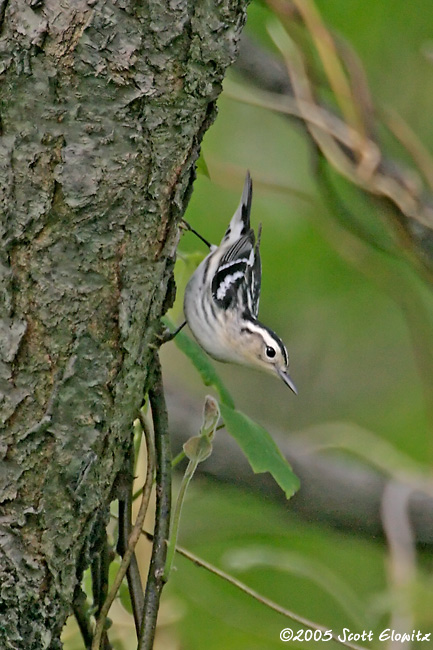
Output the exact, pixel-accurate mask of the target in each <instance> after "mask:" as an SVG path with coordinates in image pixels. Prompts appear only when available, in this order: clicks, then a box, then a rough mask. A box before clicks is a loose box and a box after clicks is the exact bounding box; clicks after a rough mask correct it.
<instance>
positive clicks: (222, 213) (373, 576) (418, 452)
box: [66, 0, 433, 650]
mask: <svg viewBox="0 0 433 650" xmlns="http://www.w3.org/2000/svg"><path fill="white" fill-rule="evenodd" d="M316 5H317V7H318V8H319V10H320V12H321V14H322V17H323V19H324V20H325V22H326V24H327V25H328V27H329V28H331V29H332V30H336V32H338V33H339V34H341V35H342V36H343V37H344V38H345V39H346V40H347V41H348V42H349V43H350V44H351V45H352V46H353V48H354V49H355V51H356V52H357V53H358V55H359V57H360V59H361V61H362V63H363V65H364V67H365V71H366V74H367V78H368V81H369V85H370V89H371V93H372V96H373V98H374V101H375V103H376V105H377V106H378V107H380V108H388V107H392V108H393V109H394V110H395V111H397V113H399V114H400V115H401V116H402V117H403V118H404V119H405V120H406V121H407V122H408V123H409V124H410V125H411V127H412V129H413V130H414V131H415V132H416V133H417V134H418V136H419V137H420V139H421V140H422V142H423V143H424V145H425V146H426V147H427V148H429V149H430V150H433V121H432V119H431V114H432V109H433V106H432V105H433V93H432V90H431V89H432V88H433V37H432V31H431V25H432V24H433V3H432V2H431V0H417V2H416V3H408V2H407V0H394V1H393V2H392V3H390V2H389V1H388V0H317V2H316ZM270 14H271V10H270V9H269V8H267V7H266V6H265V5H264V4H263V3H260V2H258V1H257V0H253V2H252V3H251V5H250V9H249V20H248V23H247V26H246V32H247V33H248V34H249V35H250V36H252V37H254V38H258V39H259V40H260V41H261V42H262V43H264V42H265V43H267V44H268V45H269V46H270V47H273V46H272V44H270V40H269V37H268V35H267V33H266V21H267V20H268V18H269V16H270ZM274 50H275V48H274ZM229 78H230V79H235V80H236V81H237V82H242V81H241V80H240V78H239V75H237V73H236V71H235V70H233V71H231V72H230V74H229ZM242 83H244V82H242ZM218 107H219V116H218V118H217V120H216V122H215V124H214V125H213V126H212V128H211V129H210V130H209V132H208V133H207V134H206V136H205V139H204V143H203V152H204V160H205V163H204V164H201V170H202V173H201V174H199V176H198V178H197V180H196V182H195V187H194V193H193V196H192V199H191V202H190V205H189V208H188V212H187V214H186V219H187V220H188V222H189V223H190V224H191V225H192V226H193V227H194V228H195V229H197V230H198V231H199V232H201V233H202V234H203V236H204V237H206V238H207V239H209V240H210V241H212V242H215V243H218V242H219V241H220V239H221V237H222V235H223V233H224V230H225V228H226V226H227V223H228V221H229V219H230V217H231V215H232V214H233V212H234V210H235V208H236V206H237V203H238V200H239V196H240V193H241V190H242V183H243V177H244V174H245V170H246V169H249V170H250V172H251V175H252V178H253V182H254V200H253V211H252V222H253V225H254V226H257V225H258V223H259V222H261V223H262V224H263V233H262V246H261V253H262V264H263V280H262V299H261V308H260V319H261V320H262V321H263V322H265V323H266V324H268V325H269V326H270V327H272V328H273V329H275V330H276V331H277V332H278V334H279V335H280V336H281V337H282V338H283V340H284V341H285V343H286V345H287V347H288V350H289V354H290V358H291V375H292V377H293V379H294V381H295V383H296V385H297V387H298V390H299V396H298V397H295V396H293V395H292V394H291V393H290V392H289V391H288V389H287V388H286V387H285V386H284V385H282V384H279V383H278V382H277V381H276V380H274V379H273V378H272V377H269V376H266V375H260V374H258V373H255V372H253V371H251V370H249V369H245V368H238V367H234V366H230V367H228V366H224V365H218V373H220V374H221V376H222V378H223V381H224V383H225V385H226V386H228V388H229V390H230V392H231V394H232V395H233V397H234V400H235V402H236V405H237V406H239V408H241V409H242V411H244V412H245V413H247V414H248V415H249V416H250V417H251V418H254V419H255V420H257V421H258V422H260V423H261V424H263V425H265V426H267V427H270V429H271V430H272V427H275V428H278V429H280V430H283V431H286V432H287V435H288V436H290V434H291V432H292V433H293V432H297V433H299V432H301V433H302V431H303V430H307V429H308V428H309V427H312V426H316V427H318V428H319V430H320V425H322V424H323V425H325V424H326V426H327V427H329V425H330V423H331V425H332V423H333V422H336V423H341V422H349V423H353V424H354V425H359V426H360V427H363V428H364V429H366V430H367V431H369V432H370V434H371V435H372V436H374V437H377V439H378V440H381V439H384V440H386V441H388V442H389V443H390V444H392V445H393V446H394V447H395V448H396V449H397V450H399V451H401V452H404V453H405V454H406V455H407V456H408V457H410V458H412V459H414V460H416V461H418V462H419V463H421V464H422V465H423V467H425V468H426V470H428V469H429V467H431V462H432V459H433V446H432V442H431V430H432V424H433V422H432V419H431V417H432V408H431V405H430V404H429V400H428V398H429V395H431V390H430V386H429V385H426V382H427V384H428V368H427V370H426V369H425V368H424V369H423V355H424V352H425V353H426V354H427V348H429V347H430V346H432V345H433V335H432V314H433V298H432V294H431V290H430V288H429V287H428V286H427V285H426V282H425V280H423V279H422V278H420V277H419V276H418V275H417V272H416V270H415V269H414V268H413V267H412V266H411V264H410V261H408V259H407V256H406V255H405V254H403V252H402V253H401V254H400V252H399V248H398V245H397V243H396V238H395V233H392V232H391V230H390V225H389V220H388V219H387V214H386V209H385V206H384V207H383V211H381V210H380V209H379V208H378V205H377V203H374V202H373V201H372V200H371V199H370V198H369V197H368V196H364V195H362V193H361V192H360V191H359V190H356V189H354V188H353V187H351V186H350V185H349V184H348V183H347V182H346V181H342V180H341V179H340V180H339V179H337V178H334V182H335V185H336V187H337V188H338V192H339V194H340V196H341V197H342V199H343V202H344V204H345V205H346V206H348V208H349V209H350V214H351V215H352V216H353V218H354V220H355V221H354V223H355V224H356V223H358V224H360V226H361V227H362V229H363V230H364V231H365V232H366V233H367V237H366V239H367V243H366V241H365V237H364V241H362V239H361V240H360V242H361V244H362V246H361V247H359V246H358V245H357V239H356V237H353V229H352V230H351V226H350V224H348V223H344V222H342V220H341V219H342V217H341V215H340V214H338V210H337V209H336V206H333V205H330V204H329V203H327V201H326V198H324V197H323V195H321V192H320V187H319V186H318V185H317V183H316V177H315V174H314V171H313V168H312V155H311V145H310V143H309V142H308V139H307V137H306V136H305V133H304V132H303V131H302V129H301V128H300V127H299V125H297V124H295V123H294V122H293V121H289V120H288V119H286V118H284V117H281V116H278V115H276V114H275V113H271V112H270V111H267V110H264V109H261V108H257V107H253V106H248V105H246V104H244V103H239V102H237V101H235V100H233V99H232V98H227V97H225V96H224V93H223V95H222V96H221V98H220V99H219V100H218ZM384 142H385V145H389V150H387V153H388V155H389V157H395V160H396V162H399V161H401V162H405V163H409V162H410V158H409V156H408V155H407V154H406V153H405V152H404V151H402V150H401V148H399V147H397V146H396V145H395V143H393V142H392V141H391V139H387V138H386V137H385V139H384ZM204 170H207V171H208V173H209V178H208V177H207V175H206V174H205V173H203V172H204ZM352 225H353V224H352ZM348 234H349V235H350V236H348ZM369 238H370V242H368V239H369ZM380 249H383V250H380ZM180 251H181V255H182V252H184V253H189V254H193V253H194V254H195V253H196V252H198V251H200V252H203V253H204V252H205V251H204V249H203V248H202V245H201V244H200V243H199V242H198V240H197V239H196V238H195V237H194V236H193V235H192V234H190V233H187V232H186V233H184V234H183V236H182V240H181V244H180ZM199 257H200V255H199V256H198V258H199ZM191 259H192V258H190V257H188V256H185V260H186V261H185V265H184V269H183V271H184V272H185V273H186V275H185V277H184V278H183V280H181V278H180V276H179V278H178V279H179V280H180V282H179V284H180V286H182V284H184V283H185V278H186V276H187V275H188V272H187V271H188V270H189V271H191V268H192V266H191ZM179 293H180V295H179V297H178V303H177V306H176V308H175V311H174V312H173V314H175V315H176V318H177V319H178V320H179V322H180V321H181V319H182V316H181V303H182V295H181V293H182V292H181V291H180V292H179ZM426 358H427V357H426ZM162 359H163V368H164V374H165V377H166V379H167V381H168V382H169V383H170V385H172V386H176V384H179V385H181V386H182V389H184V388H185V386H188V390H189V391H190V392H191V393H193V394H195V395H197V396H198V397H199V398H200V401H201V402H202V401H203V398H204V395H205V394H206V392H207V390H208V389H206V388H205V387H203V385H202V383H201V381H200V380H199V378H198V377H197V375H196V374H195V373H194V370H193V369H192V368H191V367H190V365H189V364H188V362H187V361H186V359H185V357H184V356H183V355H182V354H181V353H180V352H179V351H178V350H176V348H175V346H174V345H173V344H169V345H167V346H164V350H163V352H162ZM252 396H253V398H252ZM348 429H350V427H348ZM195 433H197V432H196V431H191V435H194V434H195ZM369 441H370V437H367V439H366V442H365V446H366V448H365V454H366V456H368V453H369V449H370V447H369ZM360 444H361V445H362V441H360ZM372 453H374V452H372ZM340 456H341V457H342V458H344V455H343V454H340ZM379 460H380V459H379ZM227 462H229V459H228V460H227ZM301 489H302V487H301ZM179 542H180V543H181V544H182V545H183V546H185V547H187V548H189V549H191V550H193V551H194V552H196V553H197V554H199V555H201V556H203V557H204V558H206V559H207V560H208V561H210V562H213V563H214V564H216V565H218V566H222V567H223V568H225V569H226V570H230V571H232V572H233V573H234V575H236V577H239V578H240V579H242V580H243V581H244V582H246V583H247V584H249V585H251V586H252V587H253V588H254V589H256V590H258V591H260V592H261V593H263V594H264V595H266V596H268V597H269V598H271V599H273V600H275V601H276V602H278V603H280V604H281V605H283V606H286V607H288V608H291V609H293V610H294V611H296V612H297V613H298V614H300V615H303V616H305V617H308V618H310V619H313V620H315V621H317V622H319V623H321V624H323V625H327V626H328V627H331V628H333V629H334V630H337V631H341V630H342V629H343V628H344V627H349V628H351V629H352V630H356V631H362V627H361V622H363V623H364V624H365V629H372V630H374V631H375V632H376V636H375V638H376V642H375V643H373V647H377V648H379V647H380V648H382V647H385V646H384V645H383V643H379V642H377V632H378V631H381V630H383V629H385V628H386V627H388V626H389V620H390V618H389V617H390V612H392V611H393V612H395V611H401V610H399V607H400V605H401V606H402V607H403V611H406V612H409V619H408V620H409V621H410V623H411V629H410V630H409V631H411V630H412V628H413V629H417V628H418V627H421V628H423V629H425V631H431V630H432V629H433V580H432V575H431V569H432V563H431V560H430V558H428V557H426V556H424V557H423V556H421V557H419V558H418V561H417V567H416V571H415V576H414V579H413V580H412V581H411V582H410V584H409V583H408V584H405V585H403V586H400V587H399V586H398V585H396V584H395V582H393V578H392V575H391V574H390V570H389V555H388V550H387V547H386V545H385V544H384V543H383V542H382V541H375V540H370V541H368V540H364V539H359V538H357V536H356V534H353V535H350V534H347V533H345V534H343V533H339V532H337V531H331V530H329V529H325V528H324V527H323V526H319V525H316V524H311V523H305V522H301V521H298V520H296V519H295V518H294V517H293V516H289V515H288V513H287V512H285V511H284V510H282V509H281V507H279V506H277V505H275V504H273V503H272V502H270V501H263V500H260V499H258V498H257V497H255V496H253V495H250V494H244V493H242V492H240V491H239V490H237V489H236V488H235V487H227V486H226V487H222V486H221V485H219V484H216V483H208V482H204V481H200V480H196V481H195V482H194V486H192V487H191V491H190V493H189V494H188V497H187V499H186V502H185V506H184V509H183V516H182V521H181V527H180V538H179ZM257 549H259V551H258V550H257ZM235 551H236V552H237V551H242V552H243V556H242V557H244V558H248V557H250V560H251V562H250V564H249V565H248V562H247V561H246V560H245V568H244V569H243V570H242V571H239V572H238V571H235V569H234V568H233V564H232V563H231V561H230V558H233V554H234V552H235ZM260 553H261V554H262V555H263V557H266V558H267V561H268V564H266V563H265V564H263V563H260V561H259V559H258V558H260ZM284 554H287V555H286V558H287V566H286V568H284V567H285V563H284V561H283V559H284ZM293 554H296V555H295V556H293ZM273 555H274V556H275V566H273V565H272V566H270V565H269V558H272V556H273ZM254 558H255V559H254ZM296 558H299V563H298V566H297V570H295V568H296V565H297V562H296ZM271 564H272V563H271ZM175 566H176V567H177V571H173V573H172V576H171V578H170V582H169V584H168V586H167V588H166V593H165V595H164V598H165V601H166V602H167V603H169V608H170V607H172V609H173V611H175V612H176V615H174V616H173V618H174V619H176V621H175V622H174V623H173V624H172V625H171V628H170V631H171V641H170V643H169V642H168V641H165V646H163V645H160V647H165V648H166V649H167V650H168V649H169V648H171V647H172V648H187V649H188V650H201V649H202V648H203V647H206V648H207V650H231V649H233V650H272V649H273V648H275V649H277V648H281V647H282V646H281V643H282V642H281V641H280V640H279V632H280V630H281V629H282V628H284V627H291V628H293V629H299V626H298V625H296V624H291V623H290V621H288V620H287V619H284V618H283V617H282V616H280V615H278V614H276V613H275V612H271V611H269V610H267V609H266V608H265V607H264V606H263V605H261V604H259V603H257V602H255V601H253V600H251V599H249V598H248V597H247V596H245V595H242V594H240V593H239V592H237V591H236V590H235V589H234V588H233V587H232V586H230V585H227V584H225V583H224V582H223V581H222V580H220V579H219V578H217V577H215V576H213V575H210V574H209V573H207V572H206V571H204V570H203V569H200V568H197V567H195V566H193V565H192V564H191V563H189V562H188V561H186V560H185V559H183V558H179V557H177V558H176V559H175ZM318 566H319V567H323V575H321V576H318V578H321V579H322V584H320V580H314V579H312V577H311V574H312V573H314V571H316V572H317V573H320V572H321V570H320V568H319V569H317V567H318ZM290 567H292V568H290ZM302 567H304V568H305V567H307V568H306V569H305V570H304V571H302ZM314 567H316V568H314ZM307 569H308V570H307ZM327 576H328V577H329V576H332V579H331V578H329V580H327V578H326V577H327ZM323 581H325V582H326V581H327V584H328V587H329V588H328V589H325V588H324V586H323ZM339 589H340V590H341V592H340V593H337V592H338V591H339ZM347 594H350V596H349V597H347ZM344 602H346V605H347V603H348V602H349V603H350V604H351V606H352V604H353V603H356V604H357V606H355V604H353V608H354V609H355V607H356V611H353V612H352V614H353V615H352V616H350V615H349V613H348V606H346V607H345V606H344ZM405 608H406V609H405ZM131 625H132V624H131ZM162 634H163V632H161V631H160V638H162V637H161V635H162ZM288 645H289V646H290V647H291V648H292V647H294V648H297V647H300V648H301V647H302V648H313V647H314V648H316V647H317V644H316V643H313V642H310V643H304V644H297V643H290V644H288ZM364 645H366V644H364ZM66 647H68V648H72V645H71V646H66ZM129 647H133V646H129V645H127V644H126V643H125V645H124V648H125V650H127V649H128V648H129ZM327 647H333V648H334V647H336V645H335V644H334V643H333V642H331V643H330V644H329V643H328V644H327ZM414 647H421V645H419V646H418V645H417V644H414ZM422 647H424V646H422ZM74 648H75V646H74Z"/></svg>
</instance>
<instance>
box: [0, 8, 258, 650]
mask: <svg viewBox="0 0 433 650" xmlns="http://www.w3.org/2000/svg"><path fill="white" fill-rule="evenodd" d="M245 9H246V0H202V1H200V0H199V1H195V0H176V1H174V2H173V0H158V1H156V0H148V1H147V2H145V3H141V2H135V1H133V0H62V1H61V2H59V0H14V1H13V2H8V0H2V1H0V30H1V31H0V84H1V85H0V97H1V101H0V117H1V122H0V124H1V139H0V211H1V236H2V247H1V260H0V264H1V266H0V278H1V279H0V281H1V305H0V307H1V314H0V381H1V385H0V393H1V422H2V426H3V429H2V432H1V437H0V508H1V510H0V647H1V648H5V649H6V648H7V649H14V650H17V649H18V648H20V649H22V648H26V649H29V650H30V649H32V648H34V649H36V648H37V649H38V650H39V649H41V648H52V649H54V648H59V647H60V646H61V644H60V641H59V635H60V631H61V628H62V626H63V623H64V621H65V618H66V616H67V614H68V613H69V611H70V605H71V599H72V595H73V590H74V586H75V584H76V582H77V578H79V577H80V572H81V571H82V570H83V564H85V562H84V563H83V558H86V556H88V554H89V552H90V549H91V546H92V528H93V527H94V525H95V521H96V519H97V517H98V513H100V512H101V510H102V511H104V508H106V507H107V504H108V503H109V500H110V498H111V495H112V490H113V485H114V484H115V479H116V475H117V474H118V472H119V470H120V468H121V467H122V462H123V459H124V456H125V453H126V452H127V450H128V446H129V442H130V436H131V423H132V420H133V417H134V415H135V413H136V409H137V407H138V406H139V405H140V403H141V401H142V398H143V393H144V391H145V390H146V386H148V382H149V371H148V366H149V359H150V356H149V354H150V353H149V344H150V343H151V342H152V340H153V338H154V335H155V332H156V330H157V328H158V323H159V318H160V316H161V314H162V313H163V312H164V309H165V308H166V306H167V304H168V303H169V302H170V300H171V296H172V293H173V291H172V268H173V263H174V255H175V248H176V243H177V228H176V224H177V222H178V221H179V219H180V217H181V215H182V213H183V211H184V209H185V207H186V203H187V201H188V198H189V195H190V192H191V185H192V181H193V178H194V162H195V160H196V158H197V156H198V152H199V145H200V141H201V138H202V136H203V134H204V132H205V130H206V129H207V128H208V127H209V125H210V124H211V122H212V120H213V119H214V117H215V100H216V98H217V96H218V94H219V92H220V89H221V81H222V78H223V76H224V72H225V70H226V68H227V66H228V65H230V63H232V61H233V60H234V58H235V53H236V47H237V41H238V38H239V34H240V31H241V28H242V25H243V23H244V20H245Z"/></svg>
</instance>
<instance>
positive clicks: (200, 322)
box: [184, 172, 297, 394]
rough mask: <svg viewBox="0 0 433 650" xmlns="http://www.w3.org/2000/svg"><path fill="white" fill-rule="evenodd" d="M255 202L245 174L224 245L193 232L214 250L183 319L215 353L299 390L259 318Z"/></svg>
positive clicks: (191, 288)
mask: <svg viewBox="0 0 433 650" xmlns="http://www.w3.org/2000/svg"><path fill="white" fill-rule="evenodd" d="M251 200H252V182H251V177H250V174H249V172H247V175H246V178H245V184H244V189H243V193H242V198H241V201H240V204H239V207H238V209H237V210H236V212H235V213H234V215H233V218H232V220H231V221H230V224H229V226H228V228H227V230H226V233H225V235H224V237H223V238H222V240H221V243H220V245H219V246H213V245H211V244H209V243H208V242H206V240H205V239H204V238H202V237H201V236H200V235H198V233H196V232H195V231H193V232H195V234H197V235H198V236H199V237H200V239H202V240H203V241H204V242H205V243H206V244H207V245H208V246H209V248H210V253H209V255H208V256H207V257H206V258H205V259H204V260H203V262H201V264H200V265H199V266H198V268H197V269H196V271H195V272H194V274H193V275H192V277H191V279H190V280H189V282H188V285H187V287H186V290H185V298H184V312H185V317H186V321H187V323H188V325H189V327H190V329H191V331H192V333H193V335H194V337H195V338H196V340H197V341H198V343H199V344H200V345H201V347H202V348H203V349H204V350H205V351H206V352H207V353H208V354H209V355H210V356H211V357H213V358H214V359H217V360H218V361H226V362H232V363H239V364H242V365H246V366H251V367H254V368H261V369H262V370H266V371H267V372H271V373H273V374H276V375H278V376H279V377H280V378H281V379H282V380H283V381H284V383H285V384H287V386H289V388H291V390H292V391H293V392H294V393H296V394H297V390H296V387H295V385H294V383H293V381H292V379H291V378H290V376H289V374H288V372H287V369H288V366H289V357H288V355H287V350H286V348H285V346H284V343H283V342H282V341H281V339H280V338H279V337H278V336H277V335H276V334H275V332H273V331H272V330H271V329H269V328H268V327H266V326H265V325H262V323H260V322H259V321H258V320H257V314H258V310H259V299H260V288H261V262H260V253H259V246H260V233H261V226H259V232H258V237H257V242H256V238H255V235H254V231H253V229H252V228H251V227H250V212H251ZM187 226H188V224H187ZM188 227H189V226H188ZM190 229H191V230H192V228H190Z"/></svg>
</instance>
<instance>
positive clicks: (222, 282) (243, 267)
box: [212, 228, 261, 316]
mask: <svg viewBox="0 0 433 650" xmlns="http://www.w3.org/2000/svg"><path fill="white" fill-rule="evenodd" d="M260 281H261V265H260V254H259V249H258V245H255V237H254V231H253V230H252V229H251V228H250V229H249V231H248V233H247V234H246V235H244V236H243V237H241V238H240V239H239V240H238V241H236V242H235V243H234V244H233V245H232V246H230V247H229V248H228V249H227V250H226V251H225V253H224V254H223V255H222V256H221V259H220V261H219V263H218V267H217V269H216V272H215V274H214V277H213V280H212V296H213V298H214V300H215V301H216V303H217V304H218V306H219V307H222V308H224V309H228V308H229V307H236V308H240V309H242V310H243V309H248V311H249V312H250V313H251V314H252V315H253V316H257V312H258V307H259V298H260Z"/></svg>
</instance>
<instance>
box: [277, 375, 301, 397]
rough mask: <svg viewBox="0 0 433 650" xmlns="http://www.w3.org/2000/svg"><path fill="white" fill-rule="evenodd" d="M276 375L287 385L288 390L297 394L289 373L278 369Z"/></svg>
mask: <svg viewBox="0 0 433 650" xmlns="http://www.w3.org/2000/svg"><path fill="white" fill-rule="evenodd" d="M278 375H279V376H280V377H281V379H282V380H283V382H284V383H285V384H286V386H288V387H289V388H290V390H292V391H293V392H294V393H295V395H297V394H298V391H297V388H296V386H295V384H294V383H293V381H292V378H291V377H290V375H289V374H288V373H287V372H284V370H278Z"/></svg>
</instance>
